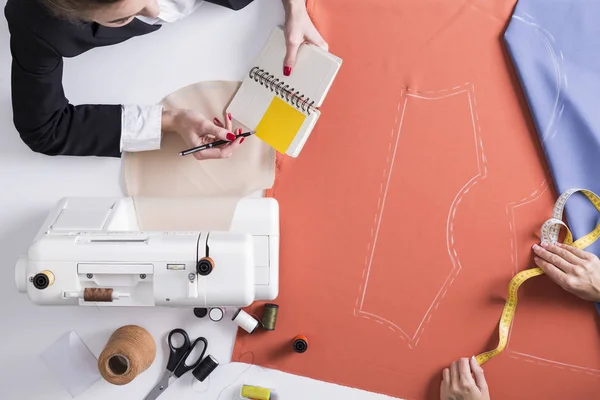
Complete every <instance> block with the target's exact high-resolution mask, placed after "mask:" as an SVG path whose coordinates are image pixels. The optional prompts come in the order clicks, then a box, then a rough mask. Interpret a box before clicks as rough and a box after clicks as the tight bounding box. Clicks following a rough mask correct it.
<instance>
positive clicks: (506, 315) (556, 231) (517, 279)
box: [475, 189, 600, 365]
mask: <svg viewBox="0 0 600 400" xmlns="http://www.w3.org/2000/svg"><path fill="white" fill-rule="evenodd" d="M577 192H581V193H583V194H584V195H585V197H587V199H588V200H589V201H590V202H591V203H592V204H593V205H594V207H595V208H596V210H597V211H598V212H600V197H598V195H597V194H595V193H594V192H591V191H589V190H585V189H570V190H567V191H566V192H564V193H563V194H562V195H560V197H559V198H558V200H557V201H556V203H555V204H554V209H553V210H552V218H550V219H549V220H547V221H546V222H544V224H543V225H542V228H541V241H542V242H548V243H553V244H554V243H557V242H558V237H559V235H560V230H561V228H563V227H564V228H565V229H566V236H565V239H564V241H563V243H564V244H567V245H570V246H573V247H576V248H578V249H585V248H586V247H588V246H590V245H591V244H592V243H594V242H595V241H596V240H598V238H600V224H598V225H597V226H596V228H594V230H593V231H591V232H590V233H588V234H587V235H585V236H583V237H582V238H580V239H578V240H576V241H573V234H572V233H571V230H570V229H569V227H568V226H567V224H565V223H564V222H563V214H564V210H565V204H566V203H567V200H568V199H569V197H571V196H572V195H573V194H575V193H577ZM543 274H544V271H543V270H542V269H541V268H539V267H536V268H531V269H526V270H525V271H521V272H519V273H518V274H516V275H515V276H514V277H513V278H512V279H511V280H510V284H509V285H508V297H507V299H506V303H505V304H504V309H503V310H502V316H501V317H500V323H499V326H498V336H499V340H498V346H497V347H496V348H495V349H493V350H490V351H486V352H485V353H481V354H479V355H477V356H476V357H475V359H476V360H477V363H478V364H479V365H482V364H483V363H485V362H487V361H489V360H491V359H492V358H494V357H496V356H497V355H498V354H500V353H502V351H503V350H504V349H505V348H506V344H507V343H508V334H509V332H510V328H511V326H512V321H513V319H514V318H515V312H516V310H517V291H518V290H519V287H521V285H522V284H523V283H524V282H525V281H527V280H528V279H531V278H533V277H535V276H539V275H543Z"/></svg>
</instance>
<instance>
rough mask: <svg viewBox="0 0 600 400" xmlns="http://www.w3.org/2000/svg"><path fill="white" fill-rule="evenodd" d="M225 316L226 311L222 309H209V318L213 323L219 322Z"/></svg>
mask: <svg viewBox="0 0 600 400" xmlns="http://www.w3.org/2000/svg"><path fill="white" fill-rule="evenodd" d="M224 316H225V309H223V308H221V307H212V308H209V309H208V318H210V320H211V321H213V322H219V321H220V320H222V319H223V317H224Z"/></svg>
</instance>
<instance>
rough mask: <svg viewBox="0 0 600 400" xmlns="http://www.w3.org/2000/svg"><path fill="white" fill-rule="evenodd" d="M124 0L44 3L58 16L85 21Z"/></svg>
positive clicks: (59, 0)
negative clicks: (105, 7) (99, 9)
mask: <svg viewBox="0 0 600 400" xmlns="http://www.w3.org/2000/svg"><path fill="white" fill-rule="evenodd" d="M120 1H122V0H42V3H43V4H44V5H45V6H46V8H48V10H50V12H51V13H52V14H54V15H55V16H57V17H60V18H64V19H67V20H69V21H84V20H87V19H89V18H90V14H91V13H92V12H93V11H94V10H97V9H98V8H102V7H103V6H108V5H111V4H115V3H119V2H120Z"/></svg>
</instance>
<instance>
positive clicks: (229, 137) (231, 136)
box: [226, 132, 235, 140]
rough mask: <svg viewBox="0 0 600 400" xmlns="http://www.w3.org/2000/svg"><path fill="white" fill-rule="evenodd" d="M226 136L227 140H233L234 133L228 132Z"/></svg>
mask: <svg viewBox="0 0 600 400" xmlns="http://www.w3.org/2000/svg"><path fill="white" fill-rule="evenodd" d="M226 137H227V140H235V135H234V134H233V133H231V132H229V133H228V134H227V136H226Z"/></svg>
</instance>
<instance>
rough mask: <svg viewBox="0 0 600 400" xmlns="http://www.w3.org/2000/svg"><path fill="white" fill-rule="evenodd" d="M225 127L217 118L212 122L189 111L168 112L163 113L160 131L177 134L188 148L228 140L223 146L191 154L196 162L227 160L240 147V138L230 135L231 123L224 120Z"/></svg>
mask: <svg viewBox="0 0 600 400" xmlns="http://www.w3.org/2000/svg"><path fill="white" fill-rule="evenodd" d="M225 122H226V123H225V125H223V123H221V121H220V120H219V119H218V118H214V119H213V120H212V122H211V121H210V120H208V119H206V118H205V117H204V116H203V115H202V114H200V113H198V112H195V111H190V110H170V111H164V112H163V118H162V130H163V132H170V133H176V134H178V135H179V136H180V137H181V138H182V139H183V141H184V142H185V144H186V146H188V147H189V148H192V147H198V146H202V145H205V144H208V143H212V142H215V141H217V140H228V141H230V143H227V144H225V145H223V146H219V147H213V148H210V149H206V150H202V151H198V152H196V153H193V156H194V157H195V158H196V159H198V160H206V159H214V158H228V157H230V156H231V155H232V154H233V152H234V151H235V149H236V147H237V146H239V145H240V143H241V141H240V138H237V139H236V138H235V135H234V134H233V133H232V131H233V129H232V126H231V125H232V122H231V120H229V119H225Z"/></svg>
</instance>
